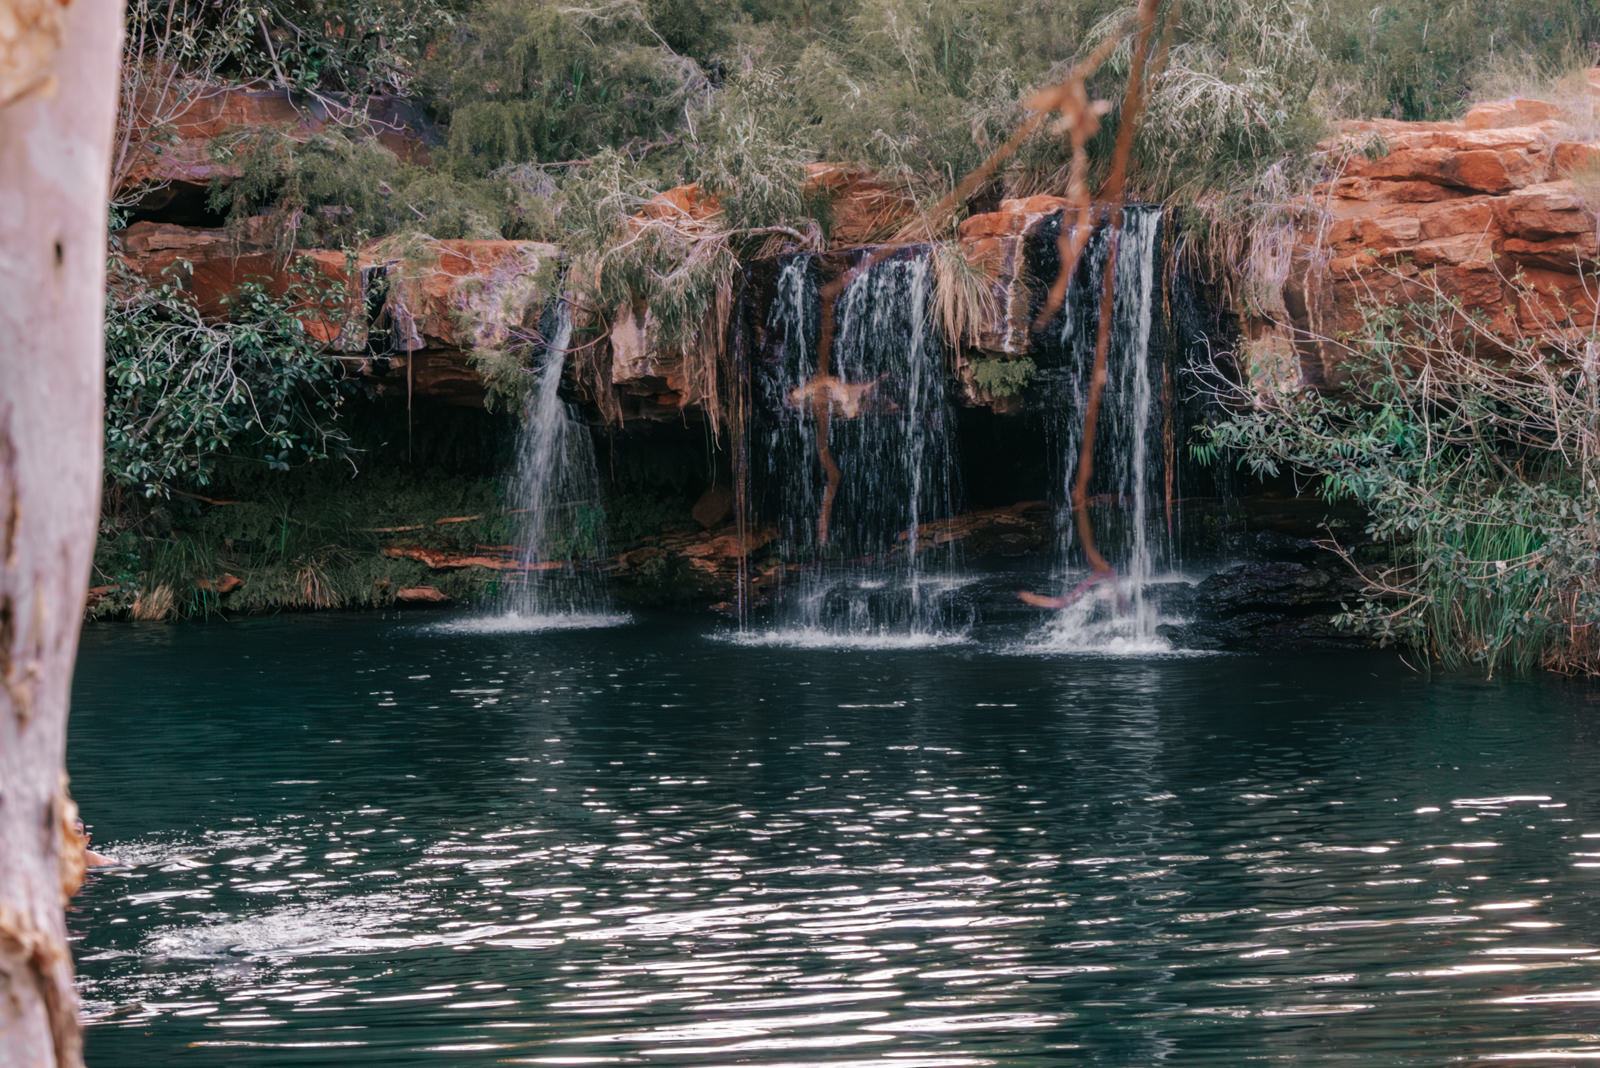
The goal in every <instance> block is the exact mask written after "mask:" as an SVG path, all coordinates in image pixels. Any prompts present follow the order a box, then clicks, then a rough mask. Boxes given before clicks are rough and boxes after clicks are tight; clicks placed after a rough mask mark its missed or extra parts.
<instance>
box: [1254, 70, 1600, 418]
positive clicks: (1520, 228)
mask: <svg viewBox="0 0 1600 1068" xmlns="http://www.w3.org/2000/svg"><path fill="white" fill-rule="evenodd" d="M1591 86H1592V88H1593V91H1594V92H1595V93H1596V94H1600V71H1596V72H1594V73H1593V74H1592V75H1591ZM1587 133H1588V131H1583V130H1581V128H1575V127H1574V125H1573V119H1572V117H1571V116H1568V115H1566V114H1564V113H1563V112H1562V111H1561V109H1559V108H1557V107H1556V106H1555V105H1553V104H1549V103H1546V102H1543V101H1537V100H1509V101H1499V102H1496V103H1491V104H1482V105H1479V106H1478V107H1475V108H1473V109H1472V110H1471V111H1469V112H1468V113H1467V115H1466V116H1465V117H1464V118H1463V119H1462V120H1461V121H1459V122H1436V123H1422V122H1394V121H1374V122H1350V123H1345V124H1343V125H1342V126H1341V127H1340V129H1339V132H1338V134H1337V136H1336V137H1335V139H1334V140H1333V141H1332V142H1330V143H1328V144H1326V145H1325V146H1324V148H1325V149H1326V150H1327V153H1328V156H1329V158H1330V159H1331V160H1333V161H1334V163H1333V165H1332V170H1331V173H1330V175H1329V177H1328V179H1327V180H1326V181H1324V182H1323V183H1322V184H1321V185H1320V186H1319V187H1318V188H1317V190H1316V192H1315V196H1314V198H1313V203H1312V204H1311V205H1310V210H1308V211H1307V212H1306V213H1305V215H1304V218H1303V222H1302V224H1301V226H1300V229H1299V230H1298V232H1297V234H1296V237H1295V248H1294V251H1293V257H1292V261H1291V266H1290V270H1289V274H1288V278H1287V281H1286V284H1285V285H1284V290H1283V296H1284V306H1283V308H1282V309H1280V312H1281V320H1282V321H1281V322H1279V323H1262V322H1256V323H1253V324H1250V325H1249V327H1247V334H1248V335H1249V337H1248V339H1247V340H1248V341H1250V342H1251V343H1250V344H1247V346H1246V348H1247V350H1251V352H1250V356H1251V358H1252V359H1257V360H1259V362H1258V363H1256V364H1254V370H1255V371H1256V373H1258V374H1259V375H1263V376H1264V377H1266V378H1274V379H1276V381H1274V382H1267V381H1262V382H1259V383H1258V384H1260V385H1261V386H1262V387H1263V388H1283V387H1293V386H1297V385H1300V384H1311V385H1320V384H1327V383H1334V382H1337V380H1338V378H1339V375H1340V372H1341V365H1342V364H1343V362H1344V360H1345V359H1346V356H1347V354H1346V352H1345V350H1344V349H1343V348H1342V346H1341V345H1340V339H1341V338H1344V337H1346V336H1348V335H1349V334H1350V333H1352V332H1353V331H1355V330H1357V329H1359V328H1360V326H1361V324H1362V308H1363V306H1364V305H1370V304H1374V303H1376V304H1380V305H1396V304H1405V303H1409V302H1413V301H1417V300H1422V299H1427V298H1431V297H1432V296H1433V295H1435V294H1439V295H1442V296H1444V297H1447V298H1450V299H1453V300H1457V301H1459V302H1460V304H1461V306H1462V309H1463V312H1464V313H1465V314H1468V315H1473V316H1477V317H1481V318H1482V319H1483V320H1484V321H1485V322H1487V323H1488V324H1489V325H1490V327H1491V329H1492V330H1494V331H1495V332H1496V333H1498V334H1500V335H1501V336H1503V337H1511V336H1512V335H1514V334H1516V333H1518V332H1537V331H1548V330H1551V329H1561V328H1564V327H1568V326H1576V327H1590V326H1593V325H1594V324H1595V322H1596V308H1597V296H1600V294H1597V292H1596V290H1595V288H1594V285H1593V282H1592V279H1590V280H1587V281H1586V279H1585V278H1584V276H1583V274H1582V272H1583V271H1586V270H1589V269H1591V268H1592V267H1593V265H1594V263H1595V260H1596V257H1597V255H1600V246H1597V242H1596V218H1595V207H1596V205H1594V204H1592V203H1590V202H1589V201H1588V200H1586V199H1585V189H1587V188H1588V187H1589V186H1590V183H1588V182H1583V183H1582V187H1580V184H1579V183H1575V182H1574V180H1573V179H1574V175H1577V176H1578V177H1579V179H1580V181H1581V180H1582V179H1583V177H1584V174H1585V171H1586V170H1588V171H1593V170H1594V169H1595V167H1596V165H1597V163H1600V142H1596V141H1593V140H1586V139H1584V138H1585V136H1586V135H1587ZM1593 185H1594V187H1595V188H1596V189H1600V182H1596V183H1593ZM1587 195H1588V196H1590V197H1593V196H1595V193H1594V192H1589V193H1588V194H1587ZM1274 327H1278V328H1280V329H1274ZM1283 327H1286V328H1287V329H1281V328H1283ZM1286 343H1291V344H1292V345H1293V358H1292V359H1285V357H1286V356H1287V355H1288V350H1287V349H1286V347H1285V346H1286ZM1274 354H1275V356H1274Z"/></svg>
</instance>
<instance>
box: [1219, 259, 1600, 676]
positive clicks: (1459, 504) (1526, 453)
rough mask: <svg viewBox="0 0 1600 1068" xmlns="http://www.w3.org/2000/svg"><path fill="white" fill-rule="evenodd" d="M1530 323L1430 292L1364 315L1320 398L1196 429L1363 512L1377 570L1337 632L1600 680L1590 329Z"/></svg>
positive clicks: (1490, 670) (1597, 415)
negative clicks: (1468, 308) (1382, 552)
mask: <svg viewBox="0 0 1600 1068" xmlns="http://www.w3.org/2000/svg"><path fill="white" fill-rule="evenodd" d="M1530 292H1531V291H1526V290H1525V291H1524V293H1523V294H1522V296H1524V297H1529V295H1530ZM1530 303H1531V302H1530ZM1534 306H1536V305H1534ZM1544 325H1545V326H1546V329H1541V330H1536V331H1530V332H1526V333H1524V332H1518V331H1515V330H1513V329H1511V328H1502V330H1501V331H1495V330H1491V329H1490V328H1489V327H1488V325H1487V324H1485V323H1484V322H1482V321H1481V320H1479V319H1477V318H1474V317H1471V316H1467V315H1464V314H1463V313H1462V312H1461V311H1460V307H1459V304H1458V303H1456V302H1455V301H1453V300H1450V299H1448V298H1446V297H1444V296H1443V295H1441V294H1438V293H1437V292H1435V294H1434V295H1433V296H1432V297H1430V298H1428V299H1427V300H1425V301H1424V302H1422V303H1418V304H1413V305H1410V306H1407V307H1404V308H1398V307H1375V308H1369V309H1368V310H1367V314H1366V320H1365V326H1364V328H1363V329H1362V331H1361V332H1360V336H1359V337H1357V338H1354V339H1351V340H1350V353H1349V357H1348V361H1349V362H1348V375H1347V377H1346V378H1345V380H1344V381H1343V382H1342V383H1341V384H1340V387H1339V388H1338V389H1337V390H1336V391H1327V392H1317V391H1309V390H1307V391H1302V392H1298V393H1293V394H1289V395H1283V396H1277V397H1273V398H1271V399H1270V400H1269V401H1268V402H1267V403H1265V404H1264V405H1262V406H1258V407H1255V408H1252V409H1249V410H1242V411H1240V412H1238V413H1237V414H1235V415H1233V416H1232V417H1231V418H1229V419H1227V420H1224V421H1222V422H1220V423H1218V424H1215V425H1212V426H1208V427H1201V428H1199V433H1200V435H1201V438H1202V444H1201V446H1200V448H1199V452H1200V454H1201V455H1202V456H1203V457H1209V458H1216V457H1218V456H1220V455H1222V454H1225V453H1231V454H1233V455H1235V456H1236V457H1237V460H1238V462H1239V463H1240V465H1241V466H1243V467H1245V468H1247V469H1249V470H1251V471H1254V472H1256V473H1258V474H1263V475H1272V474H1277V473H1278V472H1279V471H1281V470H1290V471H1293V472H1295V473H1296V474H1297V475H1299V476H1301V477H1304V478H1308V479H1309V480H1310V485H1311V487H1312V488H1313V489H1314V490H1315V492H1316V493H1318V494H1319V495H1320V496H1322V497H1324V498H1325V499H1327V500H1329V501H1337V500H1349V501H1353V502H1355V503H1357V504H1359V505H1361V506H1362V507H1364V508H1365V509H1366V511H1367V514H1368V516H1369V522H1368V526H1367V533H1368V534H1369V535H1370V536H1371V537H1372V538H1373V539H1374V540H1375V541H1376V542H1377V543H1378V544H1379V545H1381V546H1385V547H1386V549H1387V553H1388V561H1387V563H1386V564H1384V565H1381V566H1364V567H1362V568H1360V570H1361V574H1362V578H1363V580H1364V585H1365V594H1364V596H1363V599H1362V601H1361V603H1359V604H1357V605H1353V606H1350V607H1349V608H1348V610H1347V611H1346V613H1345V614H1344V615H1343V616H1341V617H1340V619H1339V622H1340V623H1341V624H1343V625H1345V626H1348V627H1351V628H1353V629H1355V630H1356V631H1359V632H1361V633H1365V634H1368V635H1371V636H1372V637H1374V638H1377V639H1378V640H1379V641H1381V642H1385V643H1395V644H1400V645H1403V646H1406V647H1409V648H1412V649H1416V650H1419V651H1420V652H1422V653H1423V654H1425V655H1426V656H1428V657H1430V658H1432V659H1433V660H1435V661H1437V662H1439V663H1441V664H1443V665H1444V666H1445V667H1446V668H1459V667H1465V666H1469V665H1470V666H1473V667H1476V668H1478V669H1481V670H1482V671H1483V672H1484V673H1485V674H1488V675H1493V674H1495V673H1497V672H1511V673H1513V674H1521V673H1526V672H1528V671H1530V670H1533V669H1534V668H1536V667H1540V666H1546V667H1552V668H1557V669H1561V670H1568V671H1583V672H1587V673H1596V672H1600V645H1597V642H1596V633H1595V621H1596V620H1597V618H1600V572H1597V568H1596V563H1595V561H1596V560H1597V559H1600V373H1597V371H1596V364H1595V354H1596V352H1600V335H1596V334H1594V333H1592V332H1591V333H1586V334H1579V333H1577V332H1575V331H1570V330H1568V331H1563V330H1558V329H1557V328H1556V327H1557V324H1556V323H1554V322H1551V323H1548V324H1544ZM1347 559H1348V557H1347ZM1352 564H1354V561H1352Z"/></svg>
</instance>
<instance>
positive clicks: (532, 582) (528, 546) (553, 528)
mask: <svg viewBox="0 0 1600 1068" xmlns="http://www.w3.org/2000/svg"><path fill="white" fill-rule="evenodd" d="M544 319H545V325H546V330H545V331H544V333H545V337H546V339H547V340H546V343H545V349H544V353H543V357H542V361H543V362H542V363H541V364H540V366H539V368H538V372H537V375H538V378H537V382H536V384H535V386H534V388H533V389H532V390H530V391H529V392H528V395H527V400H526V404H525V406H524V409H523V418H522V426H521V430H520V432H519V438H518V442H517V466H516V470H515V472H514V473H513V475H512V481H511V484H510V485H509V486H508V487H507V493H506V500H507V503H508V504H509V505H510V507H511V509H512V511H511V515H512V517H513V518H514V519H516V520H517V523H516V524H515V529H516V530H517V533H518V537H517V545H518V547H519V550H520V552H519V557H518V565H519V566H518V568H517V570H516V571H513V572H509V573H508V575H509V576H510V577H509V578H508V579H507V581H506V582H505V583H504V584H503V586H502V588H501V593H500V596H499V598H498V601H497V603H496V604H495V611H494V612H493V613H492V614H491V615H489V616H486V617H484V618H481V619H478V620H476V621H474V622H473V623H472V624H471V626H472V628H473V629H474V630H477V631H480V632H492V631H508V632H509V631H540V630H563V629H573V628H582V627H610V626H616V625H618V624H621V623H626V622H628V621H629V617H628V616H626V615H623V614H619V613H617V612H615V611H614V610H613V609H612V606H611V601H610V597H609V596H608V594H607V592H606V586H605V580H604V577H603V575H602V571H601V569H602V565H603V563H604V561H605V558H606V546H605V511H604V508H603V507H602V505H601V500H600V472H599V468H598V467H597V466H596V464H595V455H594V440H593V438H592V437H591V436H590V433H589V428H588V426H586V425H585V424H584V421H583V419H582V418H581V416H580V414H579V412H578V410H577V407H576V405H573V404H569V403H567V402H566V401H565V400H563V399H562V397H561V379H562V375H563V373H564V372H565V370H566V365H567V348H568V345H569V344H570V342H571V340H572V310H571V307H570V306H569V305H568V303H567V301H566V300H564V299H558V300H557V301H555V303H554V306H553V308H551V309H548V310H547V311H546V313H545V316H544Z"/></svg>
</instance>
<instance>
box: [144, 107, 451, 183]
mask: <svg viewBox="0 0 1600 1068" xmlns="http://www.w3.org/2000/svg"><path fill="white" fill-rule="evenodd" d="M157 83H159V84H160V85H161V86H162V87H163V88H162V89H161V90H159V91H157V90H155V89H151V90H147V91H146V92H145V93H144V94H143V95H141V96H140V97H139V98H138V99H137V100H135V101H134V103H133V108H132V122H131V124H130V131H129V137H128V142H127V146H126V149H125V150H124V153H123V157H122V159H121V160H120V162H119V163H118V164H117V165H116V167H115V171H116V173H115V175H114V178H115V179H116V184H117V187H118V188H117V190H116V191H117V193H118V194H119V195H122V196H129V195H133V194H137V193H139V192H140V191H146V193H147V206H148V205H150V204H154V206H160V203H161V202H162V201H163V200H164V199H168V198H166V197H163V196H162V195H161V194H160V193H159V192H157V191H159V190H163V189H168V188H172V187H177V188H182V187H189V188H194V189H204V188H205V187H206V186H208V185H209V184H210V183H211V182H212V181H213V180H222V181H227V180H230V179H233V178H236V177H238V176H239V173H240V171H239V166H238V164H237V163H234V162H231V161H229V160H228V159H227V158H226V157H225V155H224V154H220V153H218V152H217V151H216V146H217V144H218V140H219V139H220V138H225V137H227V136H229V135H232V134H235V133H238V132H240V131H262V130H276V131H280V132H282V133H283V134H285V135H286V136H288V137H290V138H292V139H294V140H298V141H305V140H307V139H309V138H310V137H312V136H313V135H314V134H316V133H318V132H319V131H321V130H324V129H327V128H328V127H329V126H330V125H334V124H338V125H342V126H352V125H354V126H358V127H360V128H362V129H364V130H365V131H366V132H367V133H368V134H370V135H371V136H373V137H374V138H375V139H376V140H377V141H378V143H379V144H381V145H383V146H384V147H385V148H387V149H388V150H389V151H391V152H393V153H394V154H395V155H396V156H398V157H399V158H400V159H402V160H410V161H416V162H419V163H421V162H426V161H427V157H428V146H427V144H426V142H425V141H424V139H423V136H422V134H421V133H419V131H418V128H417V127H418V126H420V125H425V123H422V122H421V121H420V116H418V115H413V114H409V113H408V106H407V105H405V104H402V103H401V102H399V101H396V100H392V99H383V98H373V99H371V100H368V101H366V102H365V103H364V104H363V105H362V106H361V107H360V108H358V109H354V110H351V109H348V108H347V109H343V110H341V106H340V103H339V101H338V100H336V99H333V98H327V97H325V98H319V99H312V100H305V101H296V100H294V99H293V98H291V96H290V95H289V94H288V93H287V92H284V91H283V90H258V89H247V88H242V87H239V86H228V85H209V84H203V83H195V82H179V83H176V84H173V85H170V86H168V85H167V83H165V82H164V81H160V80H157Z"/></svg>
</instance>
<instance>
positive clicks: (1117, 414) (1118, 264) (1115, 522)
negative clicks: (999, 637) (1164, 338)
mask: <svg viewBox="0 0 1600 1068" xmlns="http://www.w3.org/2000/svg"><path fill="white" fill-rule="evenodd" d="M1161 225H1162V211H1161V209H1160V208H1149V207H1130V208H1128V209H1127V210H1126V211H1125V213H1124V215H1123V224H1122V231H1121V233H1120V234H1119V235H1118V240H1117V242H1116V258H1115V262H1114V263H1108V262H1107V260H1108V253H1109V250H1110V245H1111V241H1110V237H1111V235H1110V233H1109V232H1108V230H1107V229H1106V228H1104V227H1102V228H1101V229H1100V230H1098V231H1097V232H1096V233H1095V234H1094V236H1093V237H1092V238H1091V239H1090V241H1089V243H1088V246H1087V247H1086V248H1085V251H1084V257H1083V261H1082V263H1081V264H1080V266H1079V270H1078V273H1077V275H1076V277H1074V279H1073V281H1072V284H1071V286H1070V287H1069V289H1068V292H1067V301H1066V305H1065V307H1064V308H1063V311H1062V315H1061V318H1060V320H1059V334H1058V337H1057V339H1056V340H1057V341H1058V342H1059V361H1060V365H1059V367H1057V368H1054V369H1052V370H1051V371H1050V372H1048V373H1047V374H1046V376H1045V377H1047V378H1048V379H1050V380H1051V381H1050V382H1049V383H1048V387H1049V389H1050V391H1051V392H1053V396H1052V397H1051V406H1052V412H1051V426H1052V430H1053V434H1052V437H1053V438H1054V440H1055V442H1056V447H1057V449H1058V450H1059V453H1060V457H1061V465H1062V466H1061V487H1062V488H1061V498H1060V499H1061V502H1062V504H1061V511H1060V515H1059V521H1058V523H1057V526H1058V529H1059V531H1060V537H1059V546H1058V552H1057V556H1058V569H1057V572H1056V574H1055V576H1054V577H1055V581H1056V582H1057V583H1059V584H1060V587H1061V589H1060V591H1059V592H1065V591H1066V590H1068V589H1071V588H1072V587H1074V586H1076V584H1077V583H1078V582H1079V581H1081V580H1082V579H1083V578H1084V577H1086V576H1087V574H1088V571H1087V568H1086V566H1085V564H1084V562H1083V560H1082V556H1081V546H1079V545H1078V544H1077V540H1078V539H1077V534H1076V529H1075V526H1074V522H1073V516H1072V512H1071V503H1070V502H1071V494H1072V484H1073V481H1074V479H1075V478H1076V474H1077V467H1078V457H1079V453H1080V451H1081V449H1082V445H1083V442H1082V433H1083V413H1084V408H1085V405H1086V400H1087V396H1088V392H1089V381H1090V377H1091V375H1092V372H1093V366H1094V349H1095V340H1096V338H1095V335H1096V333H1097V330H1098V327H1099V314H1100V294H1101V286H1102V283H1103V281H1104V278H1105V271H1107V270H1112V271H1115V272H1116V279H1115V285H1116V299H1115V302H1114V304H1113V309H1112V320H1111V329H1112V337H1111V347H1110V351H1109V355H1108V359H1107V364H1106V375H1107V379H1106V387H1105V392H1104V394H1103V395H1102V397H1101V406H1100V420H1099V428H1098V430H1097V432H1096V435H1095V443H1094V450H1095V455H1094V479H1093V481H1092V482H1091V483H1090V487H1089V492H1090V497H1091V502H1092V503H1091V512H1090V514H1091V517H1092V522H1093V524H1094V530H1095V536H1096V541H1097V543H1098V546H1099V548H1100V551H1101V553H1102V554H1103V555H1104V556H1105V557H1106V559H1107V560H1108V561H1109V562H1110V563H1111V564H1112V566H1113V567H1115V568H1116V569H1117V581H1116V582H1115V583H1114V584H1112V583H1106V584H1104V585H1102V586H1100V587H1096V588H1093V589H1092V590H1091V591H1089V592H1088V593H1087V594H1086V595H1085V596H1083V597H1082V598H1080V599H1079V600H1078V601H1076V602H1074V603H1073V604H1071V605H1069V606H1067V607H1066V608H1063V609H1061V610H1060V611H1059V612H1057V614H1056V616H1055V617H1054V618H1053V619H1052V620H1051V621H1050V623H1049V624H1048V625H1047V626H1046V628H1045V630H1044V631H1043V632H1042V633H1041V634H1040V635H1038V636H1037V637H1038V638H1039V640H1040V642H1041V643H1042V644H1043V645H1044V646H1045V647H1047V648H1050V649H1059V650H1080V649H1081V650H1091V649H1092V650H1101V651H1117V652H1157V651H1165V650H1166V649H1168V648H1169V646H1168V644H1167V643H1166V642H1165V641H1164V640H1163V639H1161V638H1160V637H1159V636H1158V634H1157V627H1158V625H1159V624H1160V623H1162V622H1163V619H1162V617H1161V614H1160V611H1159V605H1158V603H1157V599H1156V598H1155V597H1154V596H1153V592H1154V591H1153V585H1154V581H1155V580H1156V579H1157V578H1158V577H1159V574H1160V572H1161V571H1163V570H1170V569H1172V568H1173V567H1175V566H1176V564H1177V539H1176V537H1175V532H1174V530H1173V529H1172V523H1173V518H1172V516H1171V515H1170V514H1169V506H1170V496H1171V485H1172V484H1171V481H1170V480H1171V478H1172V473H1171V467H1172V464H1173V457H1172V456H1171V455H1170V451H1171V450H1170V449H1169V448H1168V447H1167V446H1168V445H1169V443H1170V439H1171V429H1172V428H1171V427H1170V425H1169V420H1170V412H1171V411H1172V404H1173V399H1172V397H1171V392H1172V388H1171V380H1170V375H1169V374H1168V373H1167V364H1166V361H1165V360H1164V358H1163V353H1162V352H1161V351H1160V350H1159V348H1158V347H1156V346H1152V344H1151V338H1152V328H1153V325H1154V324H1155V322H1156V319H1157V316H1158V302H1159V301H1160V298H1161V290H1160V287H1159V277H1158V273H1157V269H1156V265H1157V258H1158V256H1159V252H1160V237H1161ZM1158 504H1160V505H1161V507H1160V508H1159V509H1158Z"/></svg>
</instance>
